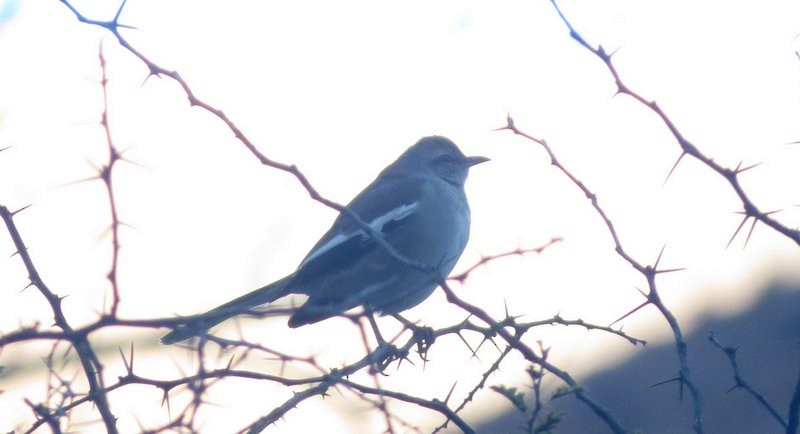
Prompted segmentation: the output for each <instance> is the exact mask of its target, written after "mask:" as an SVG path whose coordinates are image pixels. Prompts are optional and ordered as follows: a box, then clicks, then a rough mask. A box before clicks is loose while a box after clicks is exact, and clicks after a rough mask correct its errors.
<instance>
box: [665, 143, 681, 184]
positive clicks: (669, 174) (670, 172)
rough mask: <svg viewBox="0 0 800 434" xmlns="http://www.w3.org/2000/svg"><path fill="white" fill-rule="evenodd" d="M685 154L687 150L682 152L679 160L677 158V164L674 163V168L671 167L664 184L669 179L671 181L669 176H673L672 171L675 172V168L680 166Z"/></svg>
mask: <svg viewBox="0 0 800 434" xmlns="http://www.w3.org/2000/svg"><path fill="white" fill-rule="evenodd" d="M684 155H686V151H683V152H681V155H680V156H679V157H678V159H677V160H675V164H673V165H672V169H669V173H667V177H666V178H664V184H666V183H667V181H669V178H670V177H671V176H672V173H673V172H675V169H677V168H678V163H680V162H681V160H683V156H684Z"/></svg>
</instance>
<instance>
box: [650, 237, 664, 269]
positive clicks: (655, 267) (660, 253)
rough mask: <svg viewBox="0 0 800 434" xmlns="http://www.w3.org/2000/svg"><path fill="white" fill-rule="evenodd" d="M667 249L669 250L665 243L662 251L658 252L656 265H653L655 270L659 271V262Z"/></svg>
mask: <svg viewBox="0 0 800 434" xmlns="http://www.w3.org/2000/svg"><path fill="white" fill-rule="evenodd" d="M666 248H667V243H664V245H663V246H661V251H660V252H658V257H657V258H656V263H655V264H654V265H653V270H658V264H659V262H661V256H662V255H663V254H664V249H666Z"/></svg>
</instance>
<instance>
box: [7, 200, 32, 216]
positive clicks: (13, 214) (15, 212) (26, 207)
mask: <svg viewBox="0 0 800 434" xmlns="http://www.w3.org/2000/svg"><path fill="white" fill-rule="evenodd" d="M31 206H33V204H32V203H29V204H27V205H25V206H23V207H22V208H20V209H18V210H16V211H12V212H11V217H14V216H15V215H17V213H19V212H22V211H25V210H26V209H28V208H30V207H31Z"/></svg>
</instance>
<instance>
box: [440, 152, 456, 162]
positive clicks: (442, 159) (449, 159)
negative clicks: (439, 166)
mask: <svg viewBox="0 0 800 434" xmlns="http://www.w3.org/2000/svg"><path fill="white" fill-rule="evenodd" d="M439 161H440V162H442V163H445V164H449V163H452V162H453V157H452V156H451V155H450V154H442V155H440V156H439Z"/></svg>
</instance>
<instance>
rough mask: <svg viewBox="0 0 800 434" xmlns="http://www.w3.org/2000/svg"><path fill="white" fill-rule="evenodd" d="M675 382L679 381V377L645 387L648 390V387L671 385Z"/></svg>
mask: <svg viewBox="0 0 800 434" xmlns="http://www.w3.org/2000/svg"><path fill="white" fill-rule="evenodd" d="M675 381H681V377H673V378H670V379H668V380H664V381H659V382H658V383H654V384H651V385H649V386H647V387H648V388H650V387H657V386H662V385H664V384H668V383H672V382H675Z"/></svg>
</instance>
